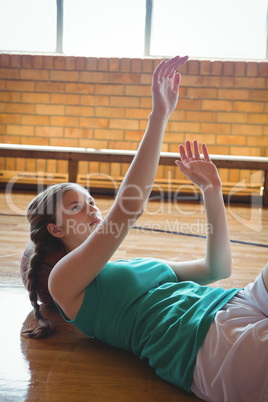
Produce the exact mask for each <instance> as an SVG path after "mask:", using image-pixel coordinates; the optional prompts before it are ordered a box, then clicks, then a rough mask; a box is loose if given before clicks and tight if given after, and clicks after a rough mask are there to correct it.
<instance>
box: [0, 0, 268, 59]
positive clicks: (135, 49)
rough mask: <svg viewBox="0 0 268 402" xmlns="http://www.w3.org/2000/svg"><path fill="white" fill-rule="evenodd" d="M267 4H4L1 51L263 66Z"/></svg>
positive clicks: (262, 0)
mask: <svg viewBox="0 0 268 402" xmlns="http://www.w3.org/2000/svg"><path fill="white" fill-rule="evenodd" d="M267 3H268V0H135V1H134V0H133V1H127V0H97V1H96V0H0V49H1V50H0V51H2V52H10V51H11V52H12V51H18V52H49V53H55V52H58V53H63V54H65V55H70V56H71V55H73V56H93V57H94V56H96V57H143V56H144V55H145V56H153V57H169V56H173V55H175V54H177V53H179V54H189V56H190V57H191V58H208V59H210V58H228V59H264V58H265V57H266V47H267V21H268V18H267ZM57 24H58V29H57ZM144 38H146V39H144Z"/></svg>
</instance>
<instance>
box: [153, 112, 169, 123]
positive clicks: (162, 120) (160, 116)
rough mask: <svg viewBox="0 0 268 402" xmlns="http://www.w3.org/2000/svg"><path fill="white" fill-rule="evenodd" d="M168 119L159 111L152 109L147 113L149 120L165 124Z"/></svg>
mask: <svg viewBox="0 0 268 402" xmlns="http://www.w3.org/2000/svg"><path fill="white" fill-rule="evenodd" d="M168 119H169V116H167V115H165V114H161V113H159V112H156V111H152V112H151V113H150V114H149V121H156V122H159V123H163V124H167V122H168Z"/></svg>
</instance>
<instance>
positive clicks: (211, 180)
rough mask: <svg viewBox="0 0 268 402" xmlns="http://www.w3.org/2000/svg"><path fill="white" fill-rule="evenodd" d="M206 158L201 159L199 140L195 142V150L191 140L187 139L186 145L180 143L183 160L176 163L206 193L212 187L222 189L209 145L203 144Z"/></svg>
mask: <svg viewBox="0 0 268 402" xmlns="http://www.w3.org/2000/svg"><path fill="white" fill-rule="evenodd" d="M202 149H203V155H204V160H202V159H201V156H200V152H199V145H198V142H197V141H196V140H195V141H194V142H193V151H192V147H191V142H190V141H186V142H185V147H184V146H183V145H179V152H180V157H181V161H179V160H177V161H176V162H175V163H176V165H177V166H178V167H179V168H180V170H181V172H182V173H183V174H184V175H185V176H186V177H187V178H188V179H189V180H191V181H192V183H194V184H195V185H196V186H198V187H199V188H200V190H201V191H202V192H203V193H204V192H205V191H206V190H208V189H210V188H218V189H221V186H222V184H221V179H220V176H219V173H218V170H217V168H216V166H215V165H214V163H212V162H211V160H210V157H209V153H208V150H207V146H206V145H205V144H203V145H202Z"/></svg>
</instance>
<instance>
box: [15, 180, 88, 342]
mask: <svg viewBox="0 0 268 402" xmlns="http://www.w3.org/2000/svg"><path fill="white" fill-rule="evenodd" d="M77 189H83V190H84V191H85V188H84V187H82V186H80V185H79V184H76V183H61V184H55V185H53V186H50V187H48V188H46V189H45V190H44V191H42V192H41V193H39V194H38V195H37V196H36V197H35V198H34V199H33V200H32V201H31V202H30V204H29V206H28V209H27V219H28V222H29V223H30V236H31V240H32V242H33V243H34V252H33V254H32V256H31V258H30V261H29V266H28V269H27V271H26V275H25V287H26V289H27V290H28V292H29V298H30V301H31V304H32V306H33V307H34V313H35V316H36V318H37V320H38V322H39V326H37V327H36V328H33V329H27V330H23V331H22V334H23V335H26V336H28V337H30V338H46V337H48V336H50V335H51V334H52V332H53V330H54V324H53V323H52V322H51V321H48V320H47V319H45V318H44V317H43V315H42V314H41V311H40V304H39V303H38V277H39V276H40V275H41V272H42V268H41V267H42V263H43V258H44V256H45V255H46V254H48V253H51V252H53V251H54V252H55V251H56V250H59V249H61V248H62V247H63V245H62V243H61V241H60V240H59V239H58V238H56V237H54V236H52V235H51V234H50V233H49V232H48V230H47V225H48V224H49V223H55V222H56V206H57V203H58V202H59V201H60V200H61V199H62V196H63V194H64V193H65V192H66V191H69V190H77Z"/></svg>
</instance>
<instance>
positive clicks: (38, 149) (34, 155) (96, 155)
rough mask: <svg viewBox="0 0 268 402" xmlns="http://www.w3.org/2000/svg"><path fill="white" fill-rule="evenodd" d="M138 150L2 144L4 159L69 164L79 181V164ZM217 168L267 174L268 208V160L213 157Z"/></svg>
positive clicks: (168, 157)
mask: <svg viewBox="0 0 268 402" xmlns="http://www.w3.org/2000/svg"><path fill="white" fill-rule="evenodd" d="M135 154H136V151H127V150H115V149H99V150H97V149H93V148H73V147H50V146H35V145H20V144H0V157H6V158H25V159H28V158H29V159H55V160H66V161H68V180H69V181H70V182H77V177H78V167H79V162H81V161H87V162H108V163H127V164H129V163H131V161H132V159H133V157H134V156H135ZM178 157H179V155H178V154H177V153H171V152H161V155H160V160H159V165H169V166H174V165H175V160H177V159H178ZM210 157H211V160H212V161H213V162H214V163H215V165H216V166H217V168H225V169H247V170H256V171H258V170H260V171H262V172H264V182H263V186H262V198H263V205H268V157H250V156H233V155H210Z"/></svg>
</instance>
